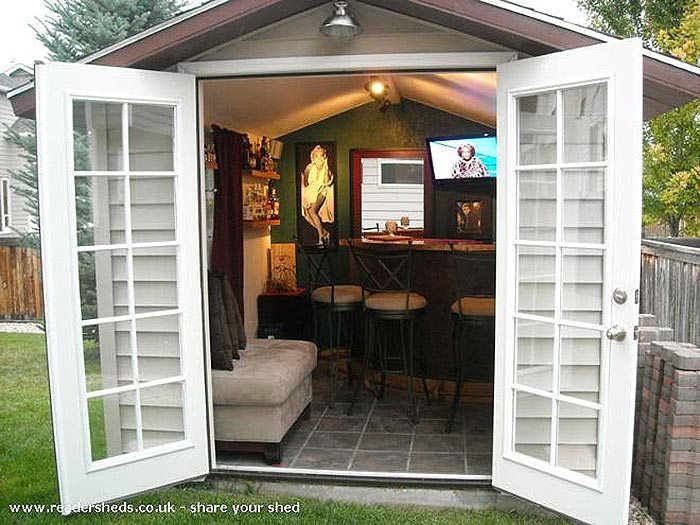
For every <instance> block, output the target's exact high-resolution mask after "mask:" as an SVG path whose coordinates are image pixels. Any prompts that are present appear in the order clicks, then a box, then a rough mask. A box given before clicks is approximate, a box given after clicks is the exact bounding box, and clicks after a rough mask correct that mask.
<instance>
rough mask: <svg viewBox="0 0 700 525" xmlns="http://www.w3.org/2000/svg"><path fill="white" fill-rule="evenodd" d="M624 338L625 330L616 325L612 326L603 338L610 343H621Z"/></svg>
mask: <svg viewBox="0 0 700 525" xmlns="http://www.w3.org/2000/svg"><path fill="white" fill-rule="evenodd" d="M626 336H627V332H625V329H624V328H622V327H621V326H618V325H613V326H611V327H610V328H608V329H607V330H606V331H605V337H607V338H608V339H610V340H611V341H622V340H624V339H625V337H626Z"/></svg>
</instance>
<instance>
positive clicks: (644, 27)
mask: <svg viewBox="0 0 700 525" xmlns="http://www.w3.org/2000/svg"><path fill="white" fill-rule="evenodd" d="M579 6H581V7H582V8H583V9H585V10H586V11H587V12H588V14H589V17H590V20H591V23H592V24H593V25H594V26H595V27H596V28H597V29H600V30H603V31H607V32H610V33H613V34H615V35H617V36H639V37H641V38H642V39H643V40H644V41H645V43H646V44H647V45H648V46H651V47H654V48H656V49H658V50H660V51H662V52H665V53H669V54H671V55H673V56H675V57H677V58H679V59H681V60H685V61H686V62H690V63H693V64H698V63H699V62H700V0H646V1H642V0H579ZM643 199H644V223H645V225H651V224H659V223H662V224H665V225H666V226H667V227H668V230H669V232H670V234H671V235H673V236H678V235H685V236H698V235H700V212H699V211H698V210H700V101H698V100H694V101H692V102H690V103H688V104H686V105H684V106H682V107H680V108H677V109H674V110H671V111H668V112H666V113H664V114H662V115H659V116H657V117H655V118H653V119H651V120H650V121H649V122H647V123H646V125H645V132H644V194H643Z"/></svg>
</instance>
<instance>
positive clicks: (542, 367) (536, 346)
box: [515, 319, 554, 392]
mask: <svg viewBox="0 0 700 525" xmlns="http://www.w3.org/2000/svg"><path fill="white" fill-rule="evenodd" d="M515 334H516V338H517V347H516V359H517V383H518V384H520V385H525V386H529V387H532V388H539V389H540V390H545V391H547V392H551V391H552V384H553V383H552V363H553V362H554V361H553V359H554V324H552V323H541V322H538V321H530V320H525V319H516V328H515Z"/></svg>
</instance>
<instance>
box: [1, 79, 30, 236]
mask: <svg viewBox="0 0 700 525" xmlns="http://www.w3.org/2000/svg"><path fill="white" fill-rule="evenodd" d="M16 120H17V117H16V116H15V114H14V112H13V111H12V105H11V104H10V101H9V100H8V99H7V96H6V95H5V94H4V93H0V177H2V178H4V177H7V178H9V179H10V216H11V219H10V220H11V231H10V232H9V233H4V232H3V233H0V244H15V243H17V242H19V240H20V238H21V236H22V235H23V234H25V233H26V232H27V230H28V229H29V225H30V217H29V214H28V213H27V211H26V202H25V199H24V197H22V196H20V195H18V194H17V192H16V191H13V190H14V186H15V184H16V183H15V181H13V180H12V173H13V172H16V171H17V170H19V169H20V168H21V167H22V166H23V165H24V162H25V161H24V159H23V158H22V157H21V151H20V148H18V147H17V146H16V145H15V144H13V143H11V142H10V141H9V140H7V139H6V138H5V130H6V129H7V128H9V127H10V126H12V124H14V122H15V121H16Z"/></svg>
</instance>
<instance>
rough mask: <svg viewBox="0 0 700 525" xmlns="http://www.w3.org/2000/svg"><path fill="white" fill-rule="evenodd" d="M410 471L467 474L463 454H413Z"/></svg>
mask: <svg viewBox="0 0 700 525" xmlns="http://www.w3.org/2000/svg"><path fill="white" fill-rule="evenodd" d="M408 471H409V472H422V473H425V474H430V473H433V474H438V473H439V474H465V470H464V456H463V455H462V454H411V460H410V463H409V467H408Z"/></svg>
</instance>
